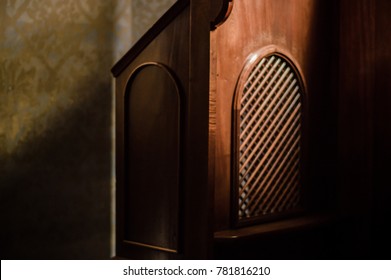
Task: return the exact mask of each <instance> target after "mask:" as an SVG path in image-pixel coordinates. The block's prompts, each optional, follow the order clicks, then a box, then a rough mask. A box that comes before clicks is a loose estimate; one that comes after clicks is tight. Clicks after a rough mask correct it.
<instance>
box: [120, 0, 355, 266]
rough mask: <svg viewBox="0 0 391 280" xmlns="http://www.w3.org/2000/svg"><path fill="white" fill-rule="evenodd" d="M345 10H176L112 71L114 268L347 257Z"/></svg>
mask: <svg viewBox="0 0 391 280" xmlns="http://www.w3.org/2000/svg"><path fill="white" fill-rule="evenodd" d="M338 5H339V1H320V0H219V1H215V0H213V1H209V0H198V1H195V0H183V1H182V0H179V1H177V2H176V3H175V4H174V5H173V6H172V7H171V9H169V10H168V11H167V12H166V13H165V14H164V15H163V17H161V18H160V20H159V21H158V22H157V23H156V24H155V25H154V26H153V27H152V28H151V29H150V30H149V31H148V32H147V33H146V34H145V35H144V36H143V37H142V38H141V40H139V41H138V42H137V43H136V44H135V45H134V47H133V48H132V49H131V50H129V52H128V53H127V54H126V55H125V56H124V57H123V58H122V59H121V60H120V61H119V62H118V63H117V64H116V65H115V66H114V67H113V69H112V72H113V74H114V76H115V78H116V157H117V159H116V168H117V194H116V211H117V214H116V231H117V233H116V255H117V256H118V257H120V258H131V259H145V258H146V259H189V258H197V259H206V258H217V259H221V258H228V259H251V258H253V259H297V258H306V259H309V258H329V257H333V256H335V257H338V256H339V255H338V254H336V255H333V253H335V251H334V250H336V247H337V246H342V245H341V244H343V243H345V241H346V240H344V239H343V236H341V227H343V226H348V223H346V221H343V220H342V221H341V219H340V218H338V217H336V216H335V215H333V214H332V213H333V212H334V209H333V207H334V205H335V193H336V192H335V191H336V190H335V189H336V187H335V186H336V180H337V174H336V157H337V155H336V151H337V147H336V145H337V144H336V142H337V141H336V139H337V128H336V127H337V124H336V123H337V117H336V109H337V108H336V100H335V99H336V96H337V92H338V90H337V89H338V86H339V85H338V83H339V81H338V79H339V71H338V69H339V67H341V65H343V63H342V62H341V61H339V60H338V55H340V54H339V53H338V47H339V45H338V44H340V41H339V35H338V34H339V33H338V32H339V28H341V27H340V25H339V23H340V21H339V16H340V15H339V12H340V11H341V9H340V7H339V6H338ZM345 10H348V9H345ZM345 232H346V231H345ZM344 245H345V246H347V245H346V244H344Z"/></svg>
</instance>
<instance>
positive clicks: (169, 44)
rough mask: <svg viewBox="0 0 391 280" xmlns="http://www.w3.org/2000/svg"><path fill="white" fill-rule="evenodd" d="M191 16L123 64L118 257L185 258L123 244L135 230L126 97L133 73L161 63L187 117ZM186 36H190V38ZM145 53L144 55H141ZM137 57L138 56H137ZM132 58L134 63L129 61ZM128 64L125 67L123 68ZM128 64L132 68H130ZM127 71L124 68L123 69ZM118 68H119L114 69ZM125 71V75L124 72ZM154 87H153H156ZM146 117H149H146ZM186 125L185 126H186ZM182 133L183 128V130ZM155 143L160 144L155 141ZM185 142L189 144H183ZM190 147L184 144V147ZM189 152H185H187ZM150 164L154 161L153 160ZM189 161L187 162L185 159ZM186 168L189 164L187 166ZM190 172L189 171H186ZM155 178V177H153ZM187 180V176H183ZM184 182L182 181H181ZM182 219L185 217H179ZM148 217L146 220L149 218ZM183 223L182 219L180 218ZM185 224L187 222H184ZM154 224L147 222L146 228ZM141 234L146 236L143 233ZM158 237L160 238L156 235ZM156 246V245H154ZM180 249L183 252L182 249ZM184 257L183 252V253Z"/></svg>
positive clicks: (176, 22)
mask: <svg viewBox="0 0 391 280" xmlns="http://www.w3.org/2000/svg"><path fill="white" fill-rule="evenodd" d="M189 16H190V9H189V8H188V7H187V8H185V9H184V10H182V11H181V12H180V13H179V14H177V15H176V17H175V19H174V20H171V21H170V23H169V24H168V25H167V26H166V27H165V28H164V30H162V31H160V32H159V33H158V34H155V36H156V37H154V38H147V39H145V40H147V41H148V44H146V46H145V47H144V48H143V49H142V50H140V49H138V47H137V46H136V51H134V50H131V51H130V52H129V53H130V56H129V55H126V56H125V57H124V58H123V61H122V62H121V61H120V62H119V64H117V67H118V65H120V66H119V67H120V68H119V69H120V70H119V71H120V72H119V73H118V77H117V79H116V149H117V151H116V154H117V157H116V166H117V194H116V197H117V218H116V220H117V243H116V244H117V255H118V256H120V257H126V258H139V259H144V258H148V259H162V258H163V259H167V258H176V259H177V258H181V256H183V254H182V255H178V254H172V253H168V252H163V251H159V250H154V249H152V248H146V247H140V246H137V245H135V244H129V243H126V242H123V240H126V239H127V238H126V229H127V228H129V227H130V228H131V227H132V225H131V224H128V222H129V221H127V220H126V215H125V213H126V211H125V209H127V207H128V204H129V201H128V200H127V196H128V195H133V194H128V195H127V192H128V187H127V185H126V180H125V178H126V174H127V172H128V171H127V170H125V166H126V165H125V157H124V155H125V154H126V153H127V152H128V151H127V150H126V146H125V142H124V141H125V112H126V111H125V105H126V104H125V103H124V93H125V89H126V85H127V83H128V80H129V78H130V76H131V74H132V73H133V71H134V70H135V69H136V68H137V67H139V66H140V65H142V64H144V63H150V62H153V63H157V62H158V63H160V64H162V65H165V66H166V67H169V68H170V69H171V70H172V72H173V73H174V75H175V77H176V78H177V79H178V81H179V87H180V88H181V90H183V93H184V94H183V99H182V100H181V102H182V104H183V105H182V106H183V108H182V113H183V114H185V112H186V111H188V105H187V104H186V102H187V100H188V98H189V97H188V92H189V68H188V67H186V66H187V65H189V37H188V34H189V28H190V24H189ZM184 34H187V36H186V35H185V36H184ZM140 51H141V52H140ZM133 52H135V53H137V56H134V54H135V53H133ZM130 57H132V59H133V60H129V59H130ZM123 63H124V64H123ZM126 63H128V64H126ZM122 67H124V68H122ZM114 68H116V67H114ZM121 71H122V72H121ZM152 85H153V83H152ZM146 117H148V115H147V113H146ZM186 119H187V118H186V117H185V116H183V122H186ZM183 125H185V124H183ZM181 130H182V128H181ZM185 134H186V132H183V133H182V134H181V139H186V135H185ZM155 141H159V140H158V139H155ZM183 141H185V140H183ZM185 146H186V143H184V147H185ZM184 149H185V148H184ZM149 160H152V158H150V159H149ZM183 160H185V161H186V159H183ZM184 165H186V162H185V163H184ZM154 172H155V171H154ZM184 172H186V171H184ZM151 176H154V175H151ZM180 176H183V175H180ZM180 180H182V179H180ZM184 188H185V187H184V186H182V187H181V190H180V193H182V192H183V191H184V190H183V189H184ZM180 196H181V197H180V198H179V202H178V207H179V208H178V209H181V210H180V212H181V213H182V212H183V205H182V203H183V199H184V198H183V196H184V194H183V193H182V194H180ZM178 215H182V214H179V213H178ZM140 217H141V218H142V217H143V216H142V212H140ZM147 217H148V216H145V217H144V218H147ZM179 219H180V220H181V216H180V217H179ZM182 221H183V220H182ZM151 222H154V221H146V225H147V224H148V223H151ZM183 227H184V225H183V224H181V223H180V224H179V225H178V242H179V243H180V244H182V246H181V245H179V247H182V248H183V242H184V241H183V239H181V237H180V236H182V235H183ZM141 230H144V231H145V234H146V235H148V233H147V227H143V228H142V229H141ZM139 234H142V233H141V232H139ZM154 234H158V232H155V233H154ZM152 245H153V244H152ZM179 249H180V248H179ZM182 253H183V251H182Z"/></svg>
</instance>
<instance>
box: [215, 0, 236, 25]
mask: <svg viewBox="0 0 391 280" xmlns="http://www.w3.org/2000/svg"><path fill="white" fill-rule="evenodd" d="M232 7H233V0H213V1H211V26H210V28H211V30H214V29H216V28H217V27H218V26H219V25H221V24H222V23H223V22H224V21H225V20H226V19H227V18H228V17H229V15H230V14H231V11H232Z"/></svg>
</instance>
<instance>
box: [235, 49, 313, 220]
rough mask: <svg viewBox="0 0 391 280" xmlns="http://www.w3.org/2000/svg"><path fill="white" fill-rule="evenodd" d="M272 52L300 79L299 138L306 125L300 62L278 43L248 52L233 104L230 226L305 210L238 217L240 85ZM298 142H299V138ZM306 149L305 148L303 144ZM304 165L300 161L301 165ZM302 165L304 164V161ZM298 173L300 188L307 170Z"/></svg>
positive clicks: (302, 155) (242, 87)
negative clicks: (282, 59)
mask: <svg viewBox="0 0 391 280" xmlns="http://www.w3.org/2000/svg"><path fill="white" fill-rule="evenodd" d="M273 54H276V55H278V56H280V57H282V58H284V59H285V61H286V62H288V63H289V66H290V68H291V69H292V70H293V71H294V73H295V77H296V78H297V79H298V82H299V88H300V103H301V105H302V106H301V118H300V119H301V124H302V125H301V127H302V128H301V132H300V134H301V139H302V138H303V137H304V138H305V137H306V132H305V131H303V127H306V126H305V125H303V124H304V121H305V119H306V115H307V114H308V113H307V105H306V104H307V101H306V96H307V94H306V84H305V79H304V76H303V75H302V71H301V69H300V65H299V64H298V62H297V61H296V60H295V59H294V58H293V56H292V55H291V54H289V52H288V51H287V50H284V49H282V48H281V47H278V46H275V45H269V46H266V47H263V48H261V49H260V50H258V51H256V52H254V53H252V54H250V55H249V57H248V58H247V59H246V62H245V63H244V67H243V70H242V71H241V73H240V76H239V79H238V83H237V86H236V88H235V94H234V98H233V100H234V101H233V103H232V105H233V107H232V140H231V142H232V154H231V155H232V160H231V170H232V171H231V172H232V177H231V178H232V183H231V186H232V187H231V197H232V201H231V203H232V205H231V219H232V225H233V227H243V226H248V225H252V224H256V223H259V222H268V221H273V220H277V219H279V218H284V217H291V216H294V215H298V214H302V213H303V212H304V208H303V207H299V208H298V209H295V210H291V211H286V212H284V213H279V214H277V213H276V214H273V215H271V216H270V215H268V216H258V217H252V218H245V219H239V217H238V211H239V209H238V201H239V197H238V190H239V186H238V182H239V170H238V166H239V164H238V162H239V149H238V146H239V134H240V133H239V131H240V128H239V126H240V115H239V111H240V107H241V99H242V98H241V97H242V93H243V89H244V86H245V83H246V82H247V77H248V76H249V75H250V72H251V71H252V70H253V67H254V65H256V64H258V63H259V61H260V60H261V59H262V58H264V57H268V56H271V55H273ZM300 142H301V146H302V147H303V145H302V142H303V141H302V140H301V141H300ZM304 149H305V148H304ZM304 155H305V153H303V149H301V151H300V158H301V159H300V164H301V163H302V161H303V160H305V158H304ZM301 166H303V165H301ZM304 166H305V164H304ZM299 172H300V174H301V176H300V177H301V179H300V180H301V183H300V185H301V186H300V188H301V189H302V190H303V180H302V178H303V177H304V176H306V172H305V170H304V168H300V171H299Z"/></svg>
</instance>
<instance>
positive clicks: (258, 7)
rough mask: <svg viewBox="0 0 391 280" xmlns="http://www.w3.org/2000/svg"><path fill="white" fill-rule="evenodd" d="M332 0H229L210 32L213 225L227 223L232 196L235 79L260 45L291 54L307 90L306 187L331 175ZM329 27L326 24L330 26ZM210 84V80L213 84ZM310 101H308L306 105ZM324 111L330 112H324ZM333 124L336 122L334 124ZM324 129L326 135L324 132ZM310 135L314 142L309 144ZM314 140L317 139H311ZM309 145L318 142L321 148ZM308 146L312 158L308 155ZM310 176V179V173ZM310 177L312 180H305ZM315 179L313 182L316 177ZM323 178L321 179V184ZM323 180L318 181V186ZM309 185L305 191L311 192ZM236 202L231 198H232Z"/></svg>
mask: <svg viewBox="0 0 391 280" xmlns="http://www.w3.org/2000/svg"><path fill="white" fill-rule="evenodd" d="M332 8H333V7H332V5H331V4H327V3H324V2H323V1H316V0H303V1H267V0H248V1H234V2H233V9H232V12H231V14H230V16H229V17H228V19H227V20H226V21H225V22H224V23H223V24H222V25H221V26H219V27H218V28H217V29H216V30H215V31H213V32H212V34H211V52H212V54H211V57H212V59H211V61H212V63H213V64H214V65H211V69H215V70H214V71H215V75H216V80H215V82H212V83H211V84H212V90H214V91H215V92H216V94H215V96H216V108H217V109H216V114H215V118H216V139H215V143H216V144H215V146H216V148H215V229H216V230H222V229H227V228H229V227H230V226H231V225H232V223H231V221H232V216H233V215H235V213H231V203H232V196H231V195H230V193H231V190H230V188H231V185H232V177H231V175H230V173H231V168H232V166H233V163H232V162H231V160H232V154H231V152H232V144H233V143H232V118H233V116H232V108H233V99H234V96H233V94H234V92H235V88H236V86H237V81H238V79H239V77H240V74H241V71H242V70H243V67H244V65H245V63H246V61H248V60H251V56H252V55H254V54H255V53H256V52H257V51H259V50H260V49H262V48H264V47H267V46H269V45H275V46H277V47H278V48H280V49H282V50H284V52H286V53H288V54H290V57H292V58H293V59H294V60H295V61H296V62H297V67H298V68H299V69H301V70H302V78H303V80H304V83H305V84H306V88H307V90H306V93H307V95H306V96H304V98H303V109H302V110H303V124H302V125H303V130H304V138H305V139H304V140H303V144H302V146H303V148H304V150H305V151H304V156H303V157H304V160H305V162H304V163H303V164H304V166H306V167H307V166H311V168H313V170H309V171H308V172H311V173H310V175H308V174H307V176H306V178H307V180H308V181H309V182H305V184H306V187H309V188H312V190H314V189H316V190H314V193H317V194H318V195H319V196H321V195H320V193H321V192H322V191H321V190H322V189H323V188H324V187H325V185H327V184H328V182H330V181H331V180H333V176H330V175H332V174H330V173H328V174H327V176H328V179H326V180H327V182H325V181H323V182H321V180H319V179H320V177H326V172H325V168H326V166H325V165H327V164H330V162H332V159H331V156H332V153H330V152H329V151H330V150H333V146H332V143H330V142H329V141H328V139H331V138H332V137H333V136H335V132H334V131H333V130H329V127H332V126H333V117H332V116H331V114H330V113H331V112H330V111H331V105H330V104H331V102H332V98H333V95H332V94H331V84H332V83H331V81H332V80H333V77H332V70H331V66H332V65H331V62H332V61H333V58H332V56H333V51H332V49H333V47H332V42H333V41H332V40H331V38H330V37H329V36H330V35H329V34H331V32H330V30H331V29H332V28H333V23H332V18H331V17H330V15H331V14H332V13H333V10H332ZM330 28H331V29H330ZM213 85H214V86H213ZM309 104H311V107H310V106H309ZM328 114H329V115H330V116H328ZM334 126H335V125H334ZM325 135H328V136H327V137H326V138H325V137H324V136H325ZM309 141H311V142H312V143H313V144H311V143H310V142H309ZM315 143H316V144H315ZM310 145H316V146H318V145H322V149H319V148H318V147H315V148H314V149H312V148H311V146H310ZM310 151H311V158H309V159H308V158H306V157H308V154H309V152H310ZM311 178H313V179H311ZM311 180H313V182H310V181H311ZM315 181H316V182H315ZM323 184H324V185H323ZM322 185H323V186H322ZM312 190H309V191H307V193H311V191H312ZM234 203H235V202H234Z"/></svg>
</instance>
